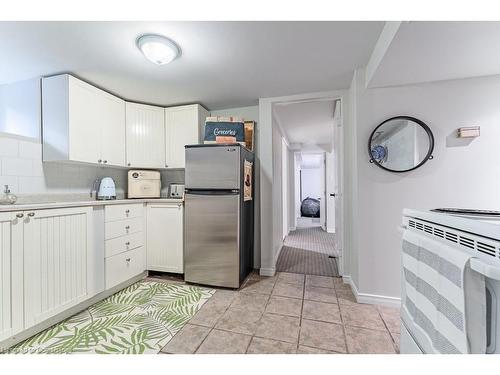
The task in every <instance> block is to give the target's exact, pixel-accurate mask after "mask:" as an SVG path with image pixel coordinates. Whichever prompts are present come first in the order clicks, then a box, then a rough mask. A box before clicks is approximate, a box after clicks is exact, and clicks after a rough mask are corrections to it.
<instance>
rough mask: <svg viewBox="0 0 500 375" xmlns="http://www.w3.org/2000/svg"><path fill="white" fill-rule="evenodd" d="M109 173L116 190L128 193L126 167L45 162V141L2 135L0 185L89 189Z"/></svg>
mask: <svg viewBox="0 0 500 375" xmlns="http://www.w3.org/2000/svg"><path fill="white" fill-rule="evenodd" d="M104 176H110V177H112V178H113V179H114V180H115V182H116V186H117V193H118V194H120V195H123V194H125V192H126V188H127V171H126V170H125V169H117V168H108V167H106V168H104V167H98V166H87V165H79V164H62V163H54V162H51V163H42V145H41V144H40V143H39V142H37V141H29V140H20V139H17V138H13V137H9V136H4V135H0V188H1V191H3V185H9V188H10V190H11V191H12V192H13V193H14V194H19V195H23V194H29V195H32V194H80V193H89V192H90V187H91V185H92V182H93V181H94V180H95V179H96V178H100V177H104Z"/></svg>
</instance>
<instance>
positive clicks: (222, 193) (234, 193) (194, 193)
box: [184, 189, 240, 195]
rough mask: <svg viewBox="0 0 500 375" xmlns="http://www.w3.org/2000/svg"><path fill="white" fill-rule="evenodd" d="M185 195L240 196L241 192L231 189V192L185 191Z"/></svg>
mask: <svg viewBox="0 0 500 375" xmlns="http://www.w3.org/2000/svg"><path fill="white" fill-rule="evenodd" d="M184 193H185V194H190V195H238V194H240V191H239V190H238V189H230V190H199V189H196V190H193V189H184Z"/></svg>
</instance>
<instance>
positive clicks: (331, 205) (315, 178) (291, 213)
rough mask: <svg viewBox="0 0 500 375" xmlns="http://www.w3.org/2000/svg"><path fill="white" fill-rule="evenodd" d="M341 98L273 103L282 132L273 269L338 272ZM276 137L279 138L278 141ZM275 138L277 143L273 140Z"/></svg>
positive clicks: (275, 118) (278, 127)
mask: <svg viewBox="0 0 500 375" xmlns="http://www.w3.org/2000/svg"><path fill="white" fill-rule="evenodd" d="M340 104H341V103H340V100H338V99H333V98H332V99H321V100H307V101H300V102H286V103H279V104H275V105H274V110H273V124H275V125H276V132H277V133H279V134H280V135H281V136H282V142H280V143H281V145H280V146H281V147H280V149H279V155H278V152H277V150H276V151H275V153H274V157H279V163H278V160H276V161H277V162H276V164H275V165H277V166H278V165H279V166H280V167H281V168H280V170H279V172H278V174H277V175H279V176H280V185H281V187H280V189H278V191H279V192H280V195H281V197H280V198H281V199H280V203H281V210H280V211H281V215H280V216H281V220H280V223H281V224H283V230H282V233H283V236H282V238H283V243H282V244H281V246H280V251H279V252H278V256H277V261H276V270H277V271H281V272H292V273H305V274H311V275H322V276H339V274H340V272H339V268H341V266H340V267H339V264H338V259H341V256H340V252H341V250H340V248H339V246H338V243H339V241H338V239H337V238H336V232H337V231H338V227H339V225H340V224H341V223H340V221H339V220H335V219H336V217H337V218H338V217H341V215H340V213H339V212H337V211H338V208H339V206H337V205H336V204H335V199H336V197H338V196H339V195H340V194H339V190H340V189H339V184H338V181H339V180H340V178H339V176H338V172H339V169H338V168H337V162H338V160H339V158H338V157H336V153H337V152H338V148H337V147H336V145H337V144H338V140H337V141H336V140H335V136H337V137H338V136H339V134H338V130H337V129H336V128H335V127H336V125H338V123H341V121H340V122H339V121H338V120H339V115H338V111H340ZM276 143H277V142H276ZM276 143H275V144H276Z"/></svg>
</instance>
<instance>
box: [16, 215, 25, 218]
mask: <svg viewBox="0 0 500 375" xmlns="http://www.w3.org/2000/svg"><path fill="white" fill-rule="evenodd" d="M16 217H17V218H18V219H21V218H23V217H24V214H16Z"/></svg>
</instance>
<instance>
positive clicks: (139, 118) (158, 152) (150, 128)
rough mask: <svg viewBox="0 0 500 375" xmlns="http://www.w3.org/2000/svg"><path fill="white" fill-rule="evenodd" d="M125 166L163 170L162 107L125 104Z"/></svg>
mask: <svg viewBox="0 0 500 375" xmlns="http://www.w3.org/2000/svg"><path fill="white" fill-rule="evenodd" d="M125 107H126V114H125V118H126V124H127V126H126V139H127V166H128V167H133V168H165V113H164V109H163V108H162V107H155V106H150V105H144V104H136V103H126V106H125Z"/></svg>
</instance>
